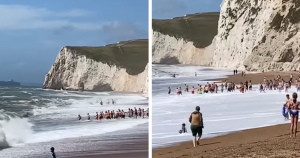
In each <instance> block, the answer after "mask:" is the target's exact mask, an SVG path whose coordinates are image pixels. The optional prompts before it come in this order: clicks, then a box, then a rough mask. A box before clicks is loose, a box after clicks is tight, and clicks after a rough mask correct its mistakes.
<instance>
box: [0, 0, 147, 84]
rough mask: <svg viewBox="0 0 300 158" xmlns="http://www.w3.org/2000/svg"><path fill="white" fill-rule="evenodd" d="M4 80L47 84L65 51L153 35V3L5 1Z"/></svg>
mask: <svg viewBox="0 0 300 158" xmlns="http://www.w3.org/2000/svg"><path fill="white" fill-rule="evenodd" d="M0 35H1V37H0V43H1V44H0V56H1V57H0V80H10V79H14V80H16V81H20V82H23V83H43V81H44V77H45V75H46V73H47V72H48V70H49V69H50V67H51V66H52V64H53V62H54V60H55V58H56V56H57V54H58V52H59V50H60V49H61V47H63V46H66V45H69V46H70V45H72V46H101V45H105V44H108V43H115V42H118V41H121V40H130V39H136V38H147V37H148V0H84V1H83V0H51V1H50V0H47V1H46V0H30V1H29V0H13V1H11V0H0Z"/></svg>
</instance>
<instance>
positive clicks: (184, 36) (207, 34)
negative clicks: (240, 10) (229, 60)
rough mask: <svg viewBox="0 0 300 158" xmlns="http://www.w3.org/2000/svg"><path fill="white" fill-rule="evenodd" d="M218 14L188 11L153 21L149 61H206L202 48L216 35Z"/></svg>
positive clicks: (194, 62)
mask: <svg viewBox="0 0 300 158" xmlns="http://www.w3.org/2000/svg"><path fill="white" fill-rule="evenodd" d="M218 19H219V13H201V14H190V15H186V16H184V17H177V18H173V19H168V20H155V19H154V20H152V29H153V38H152V49H153V50H152V51H153V52H152V62H153V63H162V64H178V63H181V64H208V62H207V60H199V59H207V58H209V59H210V58H211V56H210V54H204V50H205V48H206V47H208V46H209V45H210V44H211V41H212V39H213V37H214V36H215V35H216V34H217V26H218Z"/></svg>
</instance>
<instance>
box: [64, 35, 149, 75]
mask: <svg viewBox="0 0 300 158" xmlns="http://www.w3.org/2000/svg"><path fill="white" fill-rule="evenodd" d="M67 48H68V49H71V51H74V53H78V54H79V55H85V56H86V57H87V58H90V59H93V60H96V61H98V62H102V63H105V64H108V65H110V66H112V65H116V66H117V67H120V68H125V69H126V71H127V73H128V74H130V75H137V74H139V73H141V72H143V71H144V70H145V67H146V65H147V63H148V39H140V40H131V41H122V42H119V43H117V44H109V45H106V46H101V47H74V46H67Z"/></svg>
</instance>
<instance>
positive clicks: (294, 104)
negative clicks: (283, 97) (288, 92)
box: [289, 93, 299, 137]
mask: <svg viewBox="0 0 300 158" xmlns="http://www.w3.org/2000/svg"><path fill="white" fill-rule="evenodd" d="M297 98H298V95H297V93H293V95H292V101H290V102H289V109H290V114H291V129H290V130H291V137H296V133H297V124H298V116H299V102H298V101H297Z"/></svg>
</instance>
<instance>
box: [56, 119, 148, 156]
mask: <svg viewBox="0 0 300 158" xmlns="http://www.w3.org/2000/svg"><path fill="white" fill-rule="evenodd" d="M140 126H148V124H143V125H140ZM129 130H134V129H127V130H124V131H117V132H120V133H126V132H127V131H129ZM111 139H113V140H112V142H109V143H108V142H106V141H103V142H102V141H101V139H100V140H99V142H98V141H97V142H96V143H95V142H93V143H92V144H91V145H96V146H98V147H95V148H93V150H91V148H90V147H89V146H87V150H83V151H78V152H70V153H57V155H58V156H59V157H66V158H98V157H101V158H120V157H122V158H123V157H124V158H147V157H148V129H146V128H145V129H143V130H142V131H140V132H139V133H136V134H128V135H125V136H124V135H120V136H115V137H114V138H111ZM105 144H106V145H105ZM103 145H105V147H103Z"/></svg>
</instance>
